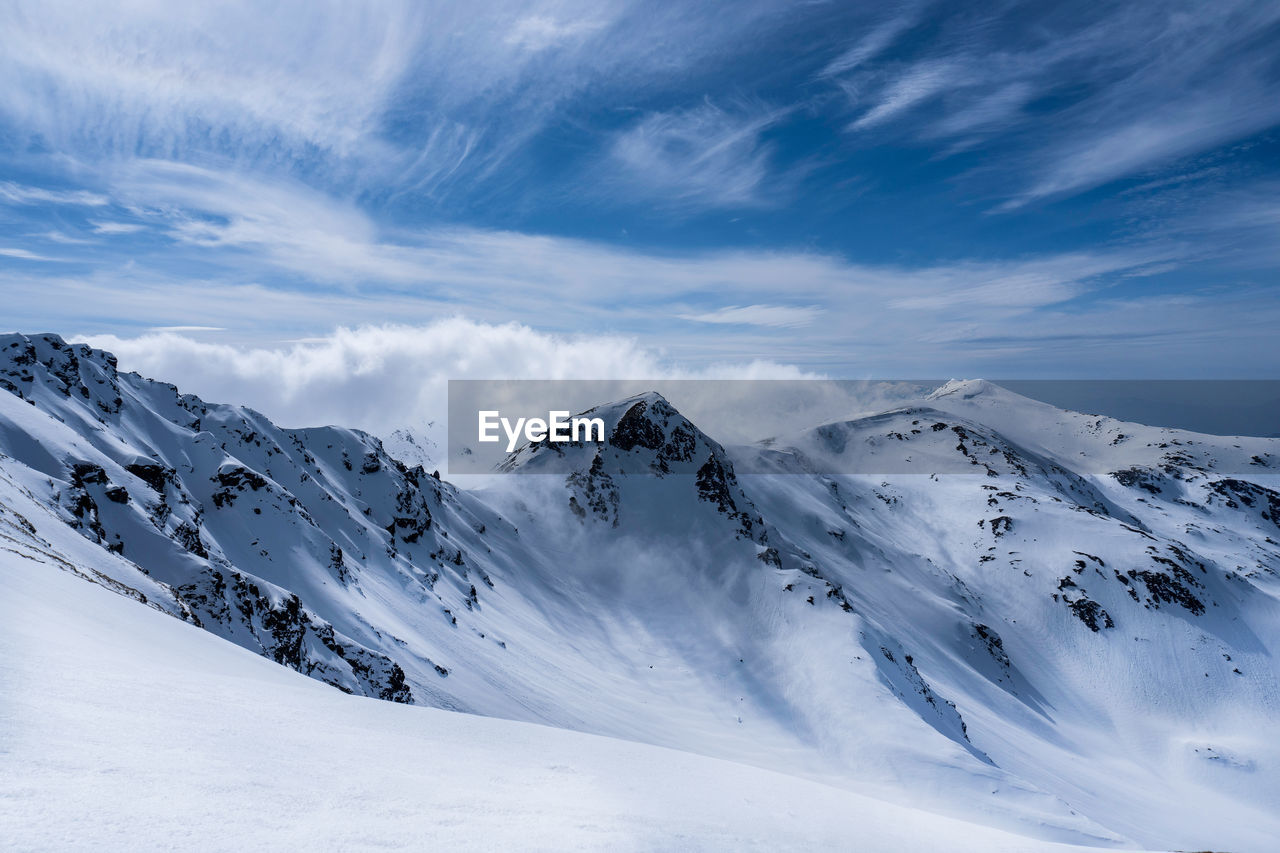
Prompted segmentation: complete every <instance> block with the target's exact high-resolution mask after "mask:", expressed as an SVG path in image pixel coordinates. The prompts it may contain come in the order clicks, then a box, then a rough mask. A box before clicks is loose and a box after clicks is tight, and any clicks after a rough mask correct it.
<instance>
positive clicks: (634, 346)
mask: <svg viewBox="0 0 1280 853" xmlns="http://www.w3.org/2000/svg"><path fill="white" fill-rule="evenodd" d="M84 339H85V340H87V341H88V342H89V343H91V344H92V345H93V346H96V347H100V348H102V349H105V350H108V351H110V352H113V353H115V354H116V356H117V357H118V358H119V360H120V368H121V370H130V371H135V372H138V373H141V374H142V375H144V376H148V377H151V378H155V379H160V380H163V381H166V382H173V383H176V384H177V385H178V386H179V388H181V389H182V390H183V391H184V392H191V393H196V394H198V395H200V396H201V397H203V398H204V399H206V400H208V401H210V402H231V403H237V404H240V405H247V406H249V407H251V408H253V409H256V410H258V411H261V412H262V413H263V414H265V415H267V416H268V417H270V418H271V419H272V420H274V421H276V422H277V423H280V424H282V425H287V426H315V425H321V424H337V425H341V426H350V427H358V428H360V429H365V430H368V431H370V432H373V433H375V434H378V435H387V434H388V433H389V432H390V431H391V430H393V429H396V428H399V427H403V426H411V427H415V428H419V429H422V428H424V427H425V425H426V424H428V423H430V422H432V421H434V422H436V424H437V426H438V427H439V425H442V424H443V423H444V416H445V401H446V391H447V382H448V380H450V379H708V378H717V379H730V378H732V379H802V378H811V377H813V374H808V373H805V372H803V371H800V370H798V369H796V368H794V367H789V366H786V365H782V364H778V363H775V362H769V361H744V362H737V363H722V364H716V365H710V366H706V367H702V368H698V369H691V368H688V367H685V366H682V365H680V364H677V363H675V362H673V361H672V360H671V359H669V358H668V357H666V356H665V355H664V354H663V353H662V352H661V351H658V350H655V349H651V348H649V347H645V346H643V345H641V344H640V343H638V342H637V341H636V340H635V339H633V338H629V337H625V336H620V335H556V334H548V333H545V332H540V331H537V330H535V329H532V328H530V327H528V326H525V325H521V324H518V323H505V324H500V325H495V324H486V323H477V322H474V321H471V320H466V319H462V318H450V319H445V320H440V321H437V322H434V323H429V324H426V325H421V326H405V325H382V326H361V327H358V328H339V329H336V330H335V331H333V332H332V333H331V334H329V335H326V336H324V337H320V338H314V339H311V340H308V341H302V342H296V343H292V344H287V345H283V346H278V347H262V346H235V345H229V344H221V343H213V342H209V341H202V340H197V339H195V338H193V337H190V336H189V335H184V334H177V333H174V332H158V333H148V334H143V335H140V336H138V337H132V338H122V337H116V336H112V335H99V336H87V337H86V338H84ZM594 402H604V401H594ZM436 440H437V441H439V440H440V439H439V438H438V437H437V439H436Z"/></svg>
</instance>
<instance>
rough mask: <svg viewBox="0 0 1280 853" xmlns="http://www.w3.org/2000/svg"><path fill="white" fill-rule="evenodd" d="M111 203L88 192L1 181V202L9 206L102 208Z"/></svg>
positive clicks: (96, 194) (99, 195) (97, 194)
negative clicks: (49, 205)
mask: <svg viewBox="0 0 1280 853" xmlns="http://www.w3.org/2000/svg"><path fill="white" fill-rule="evenodd" d="M109 201H110V200H109V199H108V198H107V197H106V196H104V195H101V194H99V193H94V192H88V191H86V190H51V189H46V188H44V187H29V186H25V185H23V184H15V183H13V182H12V181H0V202H5V203H8V204H41V205H43V204H71V205H79V206H83V207H102V206H103V205H106V204H108V203H109Z"/></svg>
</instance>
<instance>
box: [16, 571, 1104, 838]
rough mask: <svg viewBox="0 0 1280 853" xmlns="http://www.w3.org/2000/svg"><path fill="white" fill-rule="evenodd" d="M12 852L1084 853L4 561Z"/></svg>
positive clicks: (62, 574)
mask: <svg viewBox="0 0 1280 853" xmlns="http://www.w3.org/2000/svg"><path fill="white" fill-rule="evenodd" d="M0 623H2V624H3V625H4V626H5V630H4V632H3V634H2V635H0V637H2V640H0V688H2V689H0V693H2V695H3V696H4V697H6V698H5V700H4V702H3V704H0V754H2V755H3V761H4V767H5V772H4V773H3V774H0V803H2V804H3V808H0V837H3V838H4V839H5V847H6V849H9V850H49V849H60V850H65V849H93V850H101V849H128V850H146V849H160V848H191V847H198V848H199V849H202V850H268V849H270V850H278V849H281V848H292V849H321V848H323V849H373V848H402V849H404V848H407V849H450V850H471V849H474V850H498V849H507V850H512V849H521V850H564V849H580V848H585V849H611V850H653V849H664V850H674V849H732V850H770V851H772V850H819V849H831V850H847V849H854V848H856V849H860V850H903V849H908V850H912V849H914V850H919V849H939V848H943V847H945V849H948V850H954V851H967V850H972V851H984V853H993V852H994V851H1029V850H1044V851H1072V850H1083V849H1085V848H1079V847H1069V846H1066V845H1058V844H1050V843H1045V842H1038V841H1033V840H1031V839H1028V838H1025V837H1019V836H1016V835H1011V834H1008V833H1004V832H1000V831H997V830H993V829H990V828H987V827H981V826H977V825H974V824H968V823H964V822H961V821H956V820H950V819H946V818H942V817H938V816H935V815H930V814H927V813H922V812H919V811H914V810H911V809H908V808H905V807H903V806H900V805H894V804H891V803H885V802H881V801H877V800H874V799H871V798H868V797H864V796H860V795H857V794H853V793H850V792H847V791H842V790H839V789H836V788H832V787H828V786H824V785H820V784H817V783H814V782H809V781H805V780H802V779H797V778H795V777H790V776H785V775H782V774H778V773H772V772H769V771H765V770H759V769H756V768H752V767H745V766H743V765H738V764H732V763H729V762H725V761H718V760H715V759H708V758H702V757H699V756H694V755H690V754H688V753H680V752H675V751H672V750H666V749H661V748H658V747H652V746H645V745H642V744H635V743H627V742H623V741H617V740H611V739H607V738H601V737H595V736H591V735H584V734H578V733H575V732H569V731H564V730H559V729H550V728H546V727H543V726H537V725H533V724H528V723H516V722H509V721H505V720H498V719H492V718H486V717H477V716H471V715H465V714H457V713H450V712H446V711H438V710H434V709H429V708H415V707H406V706H404V705H399V704H394V703H390V702H380V701H377V700H373V699H366V698H358V697H351V696H344V695H342V694H341V693H338V692H337V691H334V690H330V689H328V688H326V687H324V686H323V685H321V684H319V683H318V682H316V681H313V680H310V679H307V678H304V677H302V676H300V675H297V674H296V673H293V672H290V671H289V670H287V669H285V668H283V667H279V666H276V665H275V664H272V663H270V662H268V661H266V660H264V659H262V658H260V657H256V656H254V655H252V654H251V653H249V652H247V651H245V650H243V649H239V648H236V647H235V646H233V645H230V644H228V643H226V642H224V641H222V640H220V639H218V638H216V637H214V636H212V635H210V634H208V633H206V632H202V631H200V630H198V629H196V628H194V627H193V626H190V625H184V624H182V623H181V622H179V621H177V620H174V619H168V618H165V617H164V616H162V615H161V614H159V613H156V612H154V611H151V610H148V609H146V608H145V607H143V606H141V605H140V604H138V603H136V602H133V601H129V600H127V599H125V598H122V597H119V596H113V595H110V594H109V593H107V592H106V591H105V590H103V589H100V588H98V587H96V586H93V585H90V584H86V583H82V582H80V581H78V580H77V579H75V578H74V577H73V576H72V575H70V574H68V573H63V572H58V571H51V570H50V568H49V567H48V566H47V565H40V564H38V563H36V562H33V561H24V560H22V559H19V558H17V557H16V556H15V555H13V554H12V553H3V554H0Z"/></svg>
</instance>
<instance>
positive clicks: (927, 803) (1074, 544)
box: [0, 335, 1280, 851]
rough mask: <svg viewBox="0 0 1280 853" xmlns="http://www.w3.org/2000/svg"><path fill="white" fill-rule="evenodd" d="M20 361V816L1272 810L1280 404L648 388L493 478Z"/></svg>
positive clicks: (571, 816)
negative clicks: (1070, 406) (900, 397)
mask: <svg viewBox="0 0 1280 853" xmlns="http://www.w3.org/2000/svg"><path fill="white" fill-rule="evenodd" d="M0 386H3V388H4V390H5V391H7V392H8V393H0V454H2V456H0V578H2V579H3V583H4V585H5V590H4V593H3V603H4V608H5V611H6V612H5V614H4V616H3V625H4V628H3V631H2V632H0V636H2V637H3V642H4V656H3V664H2V665H0V666H2V668H0V673H2V677H3V680H4V696H5V699H4V700H3V705H2V706H0V714H2V715H3V720H4V724H3V734H0V737H3V759H2V760H3V761H4V764H5V773H4V774H3V776H4V781H3V782H2V783H0V796H2V797H3V802H4V803H5V807H4V809H3V814H2V816H0V832H3V835H4V837H5V838H6V839H10V840H12V841H13V843H14V844H15V845H16V846H19V847H24V846H25V847H30V848H33V849H41V848H48V847H62V846H81V847H90V846H93V847H101V846H115V847H137V846H184V845H189V844H192V843H195V842H197V841H198V842H199V844H200V846H203V847H214V848H216V847H219V846H225V847H233V846H234V847H245V846H248V847H259V846H267V843H268V840H270V841H271V842H273V843H275V842H277V841H278V840H283V843H296V844H303V845H307V846H316V845H318V844H320V843H336V844H339V845H346V846H358V847H372V846H395V845H402V846H415V847H418V846H422V844H424V843H427V844H431V843H438V844H449V845H451V846H461V847H476V848H488V849H492V848H494V847H512V846H514V847H530V848H538V847H545V848H552V847H556V848H559V847H565V846H587V847H613V848H618V847H622V848H628V847H629V848H643V849H652V848H655V847H657V848H671V847H691V848H703V849H707V848H710V849H717V848H727V849H748V848H751V847H753V846H754V847H756V848H758V849H780V848H792V849H817V848H834V849H850V848H854V847H856V848H858V849H869V850H881V849H886V850H887V849H895V850H896V849H904V848H905V849H928V848H934V849H983V850H1002V849H1008V850H1026V849H1055V847H1054V845H1057V844H1062V845H1079V846H1085V847H1107V846H1121V847H1134V846H1142V847H1150V848H1167V849H1223V850H1241V851H1249V850H1257V851H1264V850H1271V849H1274V844H1275V840H1276V839H1277V838H1280V690H1278V689H1277V685H1278V683H1280V682H1278V679H1277V675H1278V667H1277V664H1276V657H1275V652H1276V651H1277V648H1278V646H1280V602H1278V601H1277V593H1278V591H1280V579H1278V576H1277V570H1280V544H1278V543H1277V540H1278V539H1280V482H1278V479H1280V478H1277V473H1280V440H1276V439H1262V438H1221V437H1213V436H1205V435H1197V434H1191V433H1185V432H1178V431H1173V430H1165V429H1157V428H1150V427H1145V426H1142V425H1138V424H1130V423H1120V422H1117V421H1112V420H1109V419H1107V418H1100V417H1096V416H1088V415H1082V414H1077V413H1071V412H1063V411H1060V410H1057V409H1053V408H1051V407H1048V406H1044V405H1042V404H1039V403H1035V402H1033V401H1030V400H1027V399H1025V398H1021V397H1018V396H1016V395H1013V394H1011V393H1009V392H1007V391H1004V390H1003V389H1000V388H998V387H996V386H992V385H988V384H986V383H980V382H973V383H952V384H950V385H948V386H946V387H944V388H942V389H940V390H939V391H938V392H936V393H935V394H933V395H932V396H930V397H929V398H928V399H925V400H920V401H916V402H915V403H912V404H910V405H907V406H903V407H899V408H896V409H894V410H892V411H888V412H884V413H881V414H879V415H875V416H872V417H865V418H858V419H856V420H852V421H849V422H843V423H832V424H824V425H820V426H817V427H816V428H815V429H813V430H811V431H809V432H807V433H804V434H801V435H796V436H791V437H785V438H782V439H779V440H777V441H774V442H771V443H770V444H769V445H768V446H767V447H765V446H751V447H728V448H726V447H723V446H721V445H720V444H719V443H717V442H716V441H715V440H714V439H713V438H711V437H709V436H707V435H705V434H704V433H703V432H702V431H701V430H699V429H698V428H697V426H696V425H694V424H692V423H690V422H689V421H688V420H687V419H685V418H684V417H683V416H682V415H681V414H680V413H679V412H678V411H676V410H675V409H674V408H673V407H672V406H671V405H670V404H669V403H667V401H666V400H664V399H663V398H662V397H660V396H658V395H656V394H650V395H642V396H640V397H635V398H631V399H628V400H623V401H619V402H615V403H608V404H602V405H601V406H599V407H598V408H597V409H595V410H594V411H593V416H599V417H602V418H603V419H604V421H605V423H606V426H607V429H608V433H609V441H608V443H607V444H599V443H595V442H581V443H578V444H575V445H569V446H564V445H555V446H553V445H550V444H540V445H535V446H533V447H526V448H523V449H521V450H519V451H517V452H516V453H515V454H513V455H512V456H511V457H509V458H508V460H507V462H506V463H505V465H506V467H507V468H508V469H517V468H518V469H521V470H525V471H533V472H536V471H538V470H539V469H540V468H541V467H544V466H545V467H546V468H547V470H555V471H557V472H562V471H568V473H567V474H564V473H557V474H555V475H553V476H552V475H548V476H510V477H505V478H496V479H497V480H498V481H499V484H498V485H497V486H492V487H490V488H487V489H484V490H477V491H463V490H458V489H456V488H454V487H453V486H451V485H450V484H449V483H448V482H445V481H442V480H440V479H438V478H437V477H435V476H433V475H432V473H429V472H428V471H427V470H426V469H424V468H423V467H421V465H408V464H405V463H406V460H401V459H398V458H397V457H396V455H395V454H389V453H388V452H387V450H386V448H385V447H384V446H383V445H382V444H381V442H379V441H378V440H377V439H375V438H373V437H372V436H369V435H366V434H363V433H360V432H357V431H352V430H345V429H340V428H336V427H325V428H317V429H296V430H289V429H281V428H279V427H277V426H275V425H274V424H272V423H271V422H270V421H268V420H267V419H266V418H265V417H263V416H262V415H260V414H258V413H256V412H253V411H251V410H248V409H244V408H239V407H235V406H228V405H216V404H212V403H206V402H204V401H202V400H199V399H198V398H195V397H193V396H190V395H183V394H182V393H181V392H180V391H179V390H178V389H176V388H174V387H173V386H171V385H167V384H164V383H160V382H156V381H152V380H149V379H144V378H142V377H139V376H137V375H134V374H124V373H120V372H118V371H117V369H116V363H115V360H114V358H113V357H112V356H110V355H109V354H108V353H104V352H101V351H97V350H92V349H90V348H88V347H85V346H83V345H71V344H67V343H65V342H63V341H62V340H61V339H60V338H58V337H56V336H53V335H38V336H30V337H27V336H22V335H8V336H3V337H0ZM399 443H400V444H403V443H404V442H399ZM549 460H553V461H554V463H555V464H554V465H551V464H550V462H549ZM408 461H412V460H408ZM872 462H874V465H871V464H870V463H872ZM835 463H839V464H835ZM738 468H741V469H742V470H751V471H753V472H756V471H765V472H768V473H763V474H755V473H753V474H752V475H745V474H744V475H741V476H739V475H737V474H736V473H735V470H736V469H738ZM833 470H848V471H854V470H885V471H894V472H901V473H893V474H886V475H876V476H868V475H857V474H848V475H832V474H830V473H822V472H829V471H833ZM957 472H961V473H957ZM84 581H88V582H89V583H85V582H84ZM111 593H116V594H117V595H112V594H111ZM183 623H187V624H183ZM200 629H203V631H202V630H200ZM237 647H239V648H237ZM246 650H247V651H246ZM251 653H252V654H251ZM255 655H256V656H260V657H255ZM261 658H267V659H268V660H262V659H261ZM277 664H279V665H282V666H277ZM289 670H294V671H296V672H290V671H289ZM298 673H301V674H302V675H305V676H310V677H311V680H308V679H305V678H302V677H300V676H299V675H298ZM326 685H328V686H326ZM333 688H337V689H336V690H335V689H333ZM339 691H341V692H339ZM343 694H349V695H345V696H344V695H343ZM407 706H425V707H407ZM445 712H464V713H445Z"/></svg>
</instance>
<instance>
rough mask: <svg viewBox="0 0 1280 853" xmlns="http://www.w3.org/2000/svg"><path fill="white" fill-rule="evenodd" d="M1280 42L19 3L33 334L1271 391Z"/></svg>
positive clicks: (17, 143) (728, 16)
mask: <svg viewBox="0 0 1280 853" xmlns="http://www.w3.org/2000/svg"><path fill="white" fill-rule="evenodd" d="M1277 45H1280V5H1277V4H1275V3H1274V2H1253V3H1250V2H1232V0H1223V2H1216V3H1203V2H1191V3H1178V2H1149V3H1133V2H1129V3H1090V4H1078V3H1062V4H1049V3H1013V2H994V3H968V4H958V3H945V2H934V3H930V2H911V3H899V4H893V3H840V2H833V3H824V2H808V3H778V2H756V1H755V0H743V2H734V3H725V4H711V3H689V2H683V3H658V2H643V3H602V2H583V3H573V2H556V3H518V4H507V3H467V4H456V3H441V4H430V3H416V2H409V3H369V4H322V3H296V4H278V5H277V4H271V6H270V7H268V5H266V4H261V3H252V4H243V5H235V4H219V7H218V8H217V9H214V8H206V9H200V8H195V7H188V5H186V4H173V3H145V2H134V3H123V4H119V6H117V7H111V6H108V5H105V4H103V5H96V4H95V6H94V7H93V8H85V7H84V6H83V4H78V3H65V4H62V3H56V2H44V3H29V4H24V3H17V4H12V3H7V4H4V5H3V6H2V7H0V79H2V80H3V81H4V82H3V86H0V294H2V295H3V302H4V310H3V314H2V316H3V320H4V322H3V324H2V325H4V326H6V327H9V328H12V329H14V330H22V331H36V330H52V331H58V332H61V333H63V334H66V335H70V336H85V335H87V336H93V337H94V338H95V339H97V340H106V341H111V342H114V343H115V344H116V345H117V346H118V347H119V348H121V349H123V350H125V351H132V352H135V353H141V352H144V351H145V352H148V353H150V354H151V355H152V356H153V357H154V352H155V351H156V350H164V351H166V352H169V351H173V352H177V351H178V350H182V352H183V353H185V354H186V355H182V356H181V358H190V357H191V356H190V353H192V352H196V351H198V348H199V347H206V348H211V349H208V350H207V352H209V353H213V352H230V350H228V349H226V348H232V349H236V348H238V349H239V350H241V351H254V352H262V351H267V350H276V349H279V348H281V347H293V348H295V349H296V348H297V347H299V346H301V347H306V346H308V345H321V344H322V343H325V342H327V343H329V344H331V343H332V342H333V340H334V339H335V338H334V336H335V334H336V333H335V329H336V328H337V327H340V326H341V327H346V329H347V330H348V332H351V330H355V333H356V334H361V333H364V334H368V335H370V336H372V337H375V338H377V337H379V335H380V333H379V332H378V329H380V328H385V327H386V325H387V324H392V323H394V324H397V329H399V330H400V332H402V333H403V332H404V330H406V329H409V330H412V329H419V330H420V333H421V334H424V335H426V334H431V330H432V329H433V328H437V327H438V325H439V324H440V323H443V322H446V321H449V318H454V320H453V321H451V322H455V323H456V322H457V318H463V320H464V321H465V322H466V323H471V324H475V326H474V328H477V329H486V330H493V329H508V330H510V329H516V328H517V327H514V326H511V325H510V324H512V323H517V324H520V326H519V334H524V333H525V331H527V330H533V332H535V333H536V334H538V335H543V336H550V337H551V338H554V339H568V338H575V336H579V337H581V336H590V340H591V341H596V342H598V341H602V340H616V341H624V342H626V343H625V345H619V346H622V347H623V348H622V349H617V350H616V351H617V352H623V351H627V350H626V349H625V348H626V347H638V348H639V350H642V351H644V352H645V353H648V354H650V355H651V356H652V357H653V358H655V359H657V361H655V362H654V363H655V364H657V363H662V364H668V365H670V364H681V365H689V366H691V367H699V366H707V365H716V364H739V365H741V364H747V363H751V362H758V361H767V362H768V363H771V364H784V365H797V366H799V367H800V368H802V369H805V370H809V371H817V372H821V373H825V374H828V375H836V376H855V377H856V376H894V375H896V376H958V375H968V376H975V375H988V376H1005V377H1010V376H1027V377H1077V376H1084V377H1090V376H1093V377H1126V378H1132V377H1237V378H1245V377H1256V378H1275V377H1276V376H1277V375H1278V374H1280V346H1277V345H1276V344H1275V343H1274V340H1273V338H1274V330H1275V329H1276V328H1277V327H1280V294H1278V292H1277V287H1278V285H1280V282H1278V281H1277V270H1278V269H1280V239H1277V238H1280V193H1278V192H1277V190H1280V50H1277ZM433 324H434V325H433ZM450 328H451V329H455V330H456V328H459V327H457V326H456V325H455V326H452V327H450ZM361 329H363V330H365V331H364V332H360V330H361ZM511 334H512V335H515V334H516V332H512V333H511ZM381 337H382V338H387V337H388V336H386V335H381ZM393 337H394V336H393ZM498 337H501V335H498ZM517 337H518V336H517ZM405 338H406V335H405V334H400V335H399V336H398V337H395V339H396V340H404V339H405ZM349 339H350V338H349V337H348V338H344V340H349ZM486 339H487V338H486ZM519 339H520V340H525V338H519ZM575 339H576V338H575ZM583 339H584V340H585V339H586V338H583ZM299 341H301V342H302V343H298V342H299ZM308 342H311V343H310V344H309V343H308ZM131 345H132V346H133V349H132V350H130V346H131ZM217 347H221V348H223V349H212V348H217ZM246 348H248V349H246ZM504 351H505V350H504ZM513 357H518V356H513ZM646 357H649V356H646ZM174 358H175V359H178V358H180V357H179V356H174ZM493 364H495V365H497V367H494V369H495V370H497V369H499V368H500V365H501V362H493ZM156 369H162V367H157V368H156ZM165 378H169V377H168V376H166V377H165Z"/></svg>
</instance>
